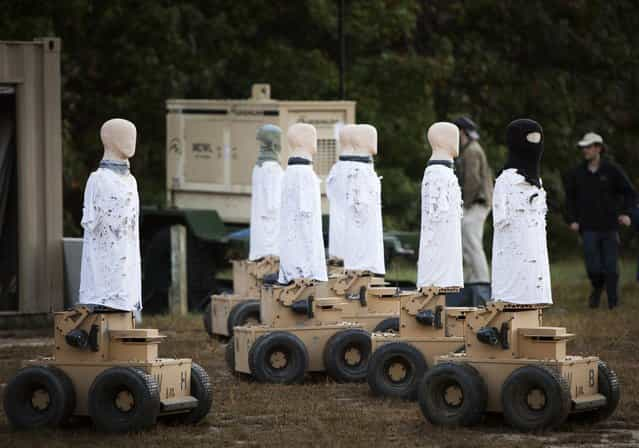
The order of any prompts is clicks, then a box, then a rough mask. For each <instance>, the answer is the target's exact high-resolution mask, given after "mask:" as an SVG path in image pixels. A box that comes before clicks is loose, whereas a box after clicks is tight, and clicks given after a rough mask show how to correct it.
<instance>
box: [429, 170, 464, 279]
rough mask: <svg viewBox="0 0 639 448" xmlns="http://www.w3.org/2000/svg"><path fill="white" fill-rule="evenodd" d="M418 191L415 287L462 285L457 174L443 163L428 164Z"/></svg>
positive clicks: (459, 203) (459, 200) (459, 196)
mask: <svg viewBox="0 0 639 448" xmlns="http://www.w3.org/2000/svg"><path fill="white" fill-rule="evenodd" d="M421 194H422V225H421V232H420V238H419V259H418V261H417V287H419V288H421V287H427V286H436V287H440V288H452V287H460V288H461V287H463V286H464V268H463V257H462V243H461V219H462V214H463V204H462V197H461V190H460V188H459V182H458V180H457V176H455V173H454V172H453V170H452V169H451V168H448V167H446V166H443V165H431V166H428V167H426V170H424V178H423V180H422V193H421Z"/></svg>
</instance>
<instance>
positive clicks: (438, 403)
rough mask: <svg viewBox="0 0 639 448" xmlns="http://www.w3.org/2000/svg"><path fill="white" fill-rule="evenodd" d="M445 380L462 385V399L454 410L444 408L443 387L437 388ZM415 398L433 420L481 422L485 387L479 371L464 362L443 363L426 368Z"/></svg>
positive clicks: (441, 422)
mask: <svg viewBox="0 0 639 448" xmlns="http://www.w3.org/2000/svg"><path fill="white" fill-rule="evenodd" d="M442 378H443V379H442ZM447 378H448V380H447V381H445V380H446V379H447ZM451 378H452V380H451ZM447 383H457V384H458V385H459V386H461V388H462V393H463V402H462V403H461V404H460V406H459V408H458V409H459V410H458V411H457V412H455V411H454V409H453V410H451V409H449V408H446V405H445V403H443V392H444V391H443V390H439V388H441V387H443V385H444V386H445V385H446V384H447ZM418 400H419V407H420V409H421V411H422V414H424V417H426V419H427V420H428V421H430V422H431V423H433V424H436V425H446V426H472V425H476V424H477V423H479V422H481V420H482V419H483V417H484V414H485V412H486V406H487V404H488V389H487V387H486V383H485V382H484V380H483V378H482V377H481V375H480V374H479V373H478V372H477V370H475V369H474V368H473V367H472V366H470V365H467V364H465V363H460V364H457V363H444V364H438V365H436V366H434V367H432V368H431V369H429V370H428V371H427V372H426V374H425V375H424V377H423V378H422V381H421V383H420V385H419V390H418ZM444 411H445V412H444Z"/></svg>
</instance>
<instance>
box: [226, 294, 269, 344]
mask: <svg viewBox="0 0 639 448" xmlns="http://www.w3.org/2000/svg"><path fill="white" fill-rule="evenodd" d="M249 319H256V320H257V321H258V322H261V320H260V301H259V300H253V299H251V300H247V301H245V302H240V303H238V304H237V305H235V306H234V307H233V309H232V310H231V312H230V313H229V317H228V320H227V325H228V332H229V336H233V327H242V326H244V325H246V323H247V322H248V321H249Z"/></svg>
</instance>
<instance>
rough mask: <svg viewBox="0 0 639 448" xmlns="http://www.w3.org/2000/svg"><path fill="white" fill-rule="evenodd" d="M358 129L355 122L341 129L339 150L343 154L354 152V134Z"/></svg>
mask: <svg viewBox="0 0 639 448" xmlns="http://www.w3.org/2000/svg"><path fill="white" fill-rule="evenodd" d="M356 130H357V126H355V125H354V124H346V125H344V126H342V127H341V128H340V130H339V152H340V154H341V155H349V154H353V136H354V135H355V132H356Z"/></svg>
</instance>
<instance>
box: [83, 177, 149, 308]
mask: <svg viewBox="0 0 639 448" xmlns="http://www.w3.org/2000/svg"><path fill="white" fill-rule="evenodd" d="M139 208H140V206H139V198H138V186H137V182H136V181H135V178H134V177H133V176H132V175H131V174H118V173H115V172H113V171H112V170H109V169H106V168H98V169H97V170H96V171H94V172H93V173H91V175H90V176H89V180H88V181H87V185H86V189H85V191H84V208H83V213H82V227H83V228H84V242H83V246H82V266H81V271H80V294H79V296H80V297H79V301H80V303H85V304H95V305H104V306H107V307H110V308H115V309H118V310H123V311H134V310H141V309H142V300H141V298H142V278H141V266H140V240H139V230H138V223H139Z"/></svg>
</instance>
